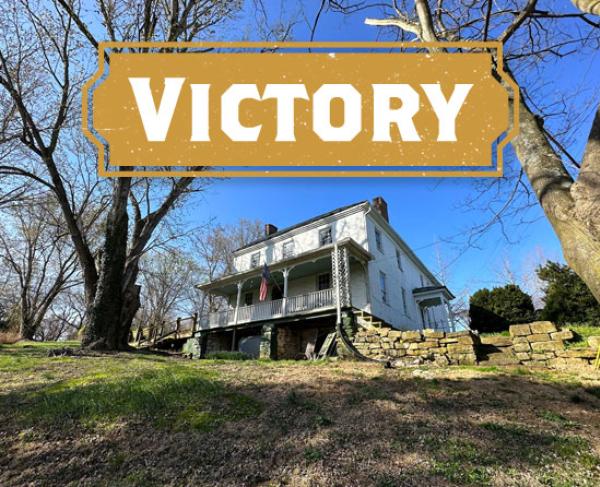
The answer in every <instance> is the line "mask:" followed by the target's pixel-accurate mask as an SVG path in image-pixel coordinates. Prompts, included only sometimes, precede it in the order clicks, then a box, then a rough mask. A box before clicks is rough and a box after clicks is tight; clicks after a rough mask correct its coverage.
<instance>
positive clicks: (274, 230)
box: [265, 223, 277, 237]
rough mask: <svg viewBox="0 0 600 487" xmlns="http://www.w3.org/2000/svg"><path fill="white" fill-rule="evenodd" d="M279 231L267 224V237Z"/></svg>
mask: <svg viewBox="0 0 600 487" xmlns="http://www.w3.org/2000/svg"><path fill="white" fill-rule="evenodd" d="M276 231H277V227H276V226H275V225H272V224H271V223H265V237H268V236H269V235H273V234H274V233H275V232H276Z"/></svg>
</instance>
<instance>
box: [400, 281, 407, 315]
mask: <svg viewBox="0 0 600 487" xmlns="http://www.w3.org/2000/svg"><path fill="white" fill-rule="evenodd" d="M400 292H401V293H402V309H403V310H404V314H405V315H406V316H408V305H407V303H406V290H405V289H404V288H400Z"/></svg>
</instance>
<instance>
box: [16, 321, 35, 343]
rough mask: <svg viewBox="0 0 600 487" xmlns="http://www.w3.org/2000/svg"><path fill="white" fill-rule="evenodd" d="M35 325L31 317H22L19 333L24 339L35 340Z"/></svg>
mask: <svg viewBox="0 0 600 487" xmlns="http://www.w3.org/2000/svg"><path fill="white" fill-rule="evenodd" d="M35 331H36V330H35V325H34V324H33V323H32V322H31V320H29V319H21V326H20V330H19V335H20V336H21V339H22V340H33V339H34V337H35Z"/></svg>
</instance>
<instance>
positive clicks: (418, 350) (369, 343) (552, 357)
mask: <svg viewBox="0 0 600 487" xmlns="http://www.w3.org/2000/svg"><path fill="white" fill-rule="evenodd" d="M509 334H510V336H481V337H480V336H477V335H475V334H473V333H471V332H469V331H460V332H451V333H450V332H443V331H436V330H423V331H416V330H415V331H400V330H394V329H391V328H385V327H382V328H370V329H366V330H365V329H361V330H360V331H357V332H356V333H355V334H354V337H353V339H352V342H353V344H354V346H355V347H356V349H357V350H358V351H359V352H360V353H362V354H363V355H365V356H367V357H371V358H378V359H390V360H392V361H393V362H395V363H396V364H397V365H407V366H410V365H420V364H425V363H434V364H436V365H440V366H444V365H473V364H476V363H478V362H480V363H489V364H494V365H518V364H522V365H533V366H546V367H552V368H560V367H572V366H588V365H591V364H593V362H594V359H595V357H596V350H597V347H598V344H600V337H592V338H594V339H596V338H598V340H597V341H598V343H597V344H596V348H594V344H593V343H590V345H591V346H590V347H588V348H583V349H581V348H580V349H575V348H571V349H568V348H567V347H566V346H565V342H566V341H568V340H571V339H572V338H573V333H572V332H571V331H570V330H559V329H557V327H556V326H555V325H554V324H553V323H551V322H549V321H538V322H534V323H528V324H523V325H512V326H511V327H510V329H509ZM590 341H591V340H590Z"/></svg>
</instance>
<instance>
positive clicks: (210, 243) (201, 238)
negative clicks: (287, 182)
mask: <svg viewBox="0 0 600 487" xmlns="http://www.w3.org/2000/svg"><path fill="white" fill-rule="evenodd" d="M262 235H263V224H262V223H261V222H260V221H258V220H245V219H241V220H240V221H239V222H238V223H237V225H209V226H208V227H207V228H206V229H205V230H204V231H202V232H198V233H197V234H195V235H193V236H192V239H191V251H192V253H193V255H194V259H195V260H196V262H197V263H198V267H199V270H200V274H201V277H202V281H213V280H214V279H217V278H218V277H221V276H223V275H225V274H230V273H232V272H233V271H234V268H233V252H234V251H235V250H237V249H238V248H240V247H243V246H244V245H247V244H249V243H250V242H252V241H254V240H257V239H259V238H260V237H261V236H262ZM222 304H223V303H222V300H220V299H219V298H218V297H216V296H214V295H212V294H208V295H206V296H205V295H202V302H201V306H200V311H204V310H205V309H206V310H207V311H216V310H218V309H219V307H220V306H221V305H222Z"/></svg>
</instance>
